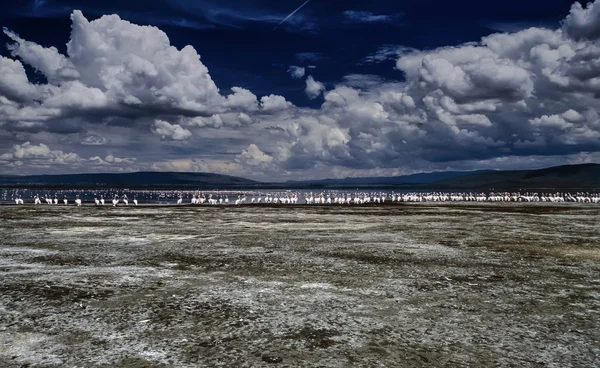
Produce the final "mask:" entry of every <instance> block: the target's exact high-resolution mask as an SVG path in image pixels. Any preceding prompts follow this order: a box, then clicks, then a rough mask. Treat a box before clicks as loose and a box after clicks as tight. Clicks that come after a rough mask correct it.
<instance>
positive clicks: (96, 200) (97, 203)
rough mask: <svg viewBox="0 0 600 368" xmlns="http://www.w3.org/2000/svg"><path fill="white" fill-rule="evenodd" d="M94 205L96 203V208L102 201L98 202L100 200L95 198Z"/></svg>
mask: <svg viewBox="0 0 600 368" xmlns="http://www.w3.org/2000/svg"><path fill="white" fill-rule="evenodd" d="M94 203H96V206H99V205H100V201H99V200H98V198H94Z"/></svg>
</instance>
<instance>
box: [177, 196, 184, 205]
mask: <svg viewBox="0 0 600 368" xmlns="http://www.w3.org/2000/svg"><path fill="white" fill-rule="evenodd" d="M182 202H183V196H182V195H181V194H180V195H179V199H178V200H177V204H181V203H182Z"/></svg>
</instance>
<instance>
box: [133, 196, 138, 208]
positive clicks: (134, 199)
mask: <svg viewBox="0 0 600 368" xmlns="http://www.w3.org/2000/svg"><path fill="white" fill-rule="evenodd" d="M133 204H134V205H136V206H137V205H138V201H137V198H135V197H133Z"/></svg>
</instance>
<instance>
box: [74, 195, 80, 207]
mask: <svg viewBox="0 0 600 368" xmlns="http://www.w3.org/2000/svg"><path fill="white" fill-rule="evenodd" d="M75 204H76V205H77V207H80V206H81V199H80V198H79V195H78V196H77V198H75Z"/></svg>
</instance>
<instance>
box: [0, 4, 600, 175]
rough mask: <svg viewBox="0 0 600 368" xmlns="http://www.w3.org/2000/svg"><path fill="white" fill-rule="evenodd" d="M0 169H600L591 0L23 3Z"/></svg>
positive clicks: (16, 16)
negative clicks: (572, 166)
mask: <svg viewBox="0 0 600 368" xmlns="http://www.w3.org/2000/svg"><path fill="white" fill-rule="evenodd" d="M0 26H2V27H3V29H2V30H3V32H2V33H1V34H0V174H19V175H22V174H59V173H81V172H88V173H90V172H91V173H93V172H131V171H193V172H213V173H221V174H228V175H235V176H243V177H247V178H251V179H256V180H264V181H285V180H299V179H318V178H341V177H357V176H393V175H403V174H411V173H415V172H429V171H443V170H476V169H525V168H541V167H548V166H553V165H561V164H577V163H585V162H600V0H596V1H595V2H591V3H586V2H572V1H567V0H530V1H522V0H519V1H516V0H503V1H489V2H481V1H460V0H457V1H452V2H449V1H441V0H439V1H434V0H402V1H384V0H308V1H306V0H300V1H297V0H280V1H275V0H157V1H114V0H103V1H97V0H90V1H85V2H82V1H69V0H16V1H12V2H10V3H9V2H6V3H5V4H3V7H2V12H0Z"/></svg>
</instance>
